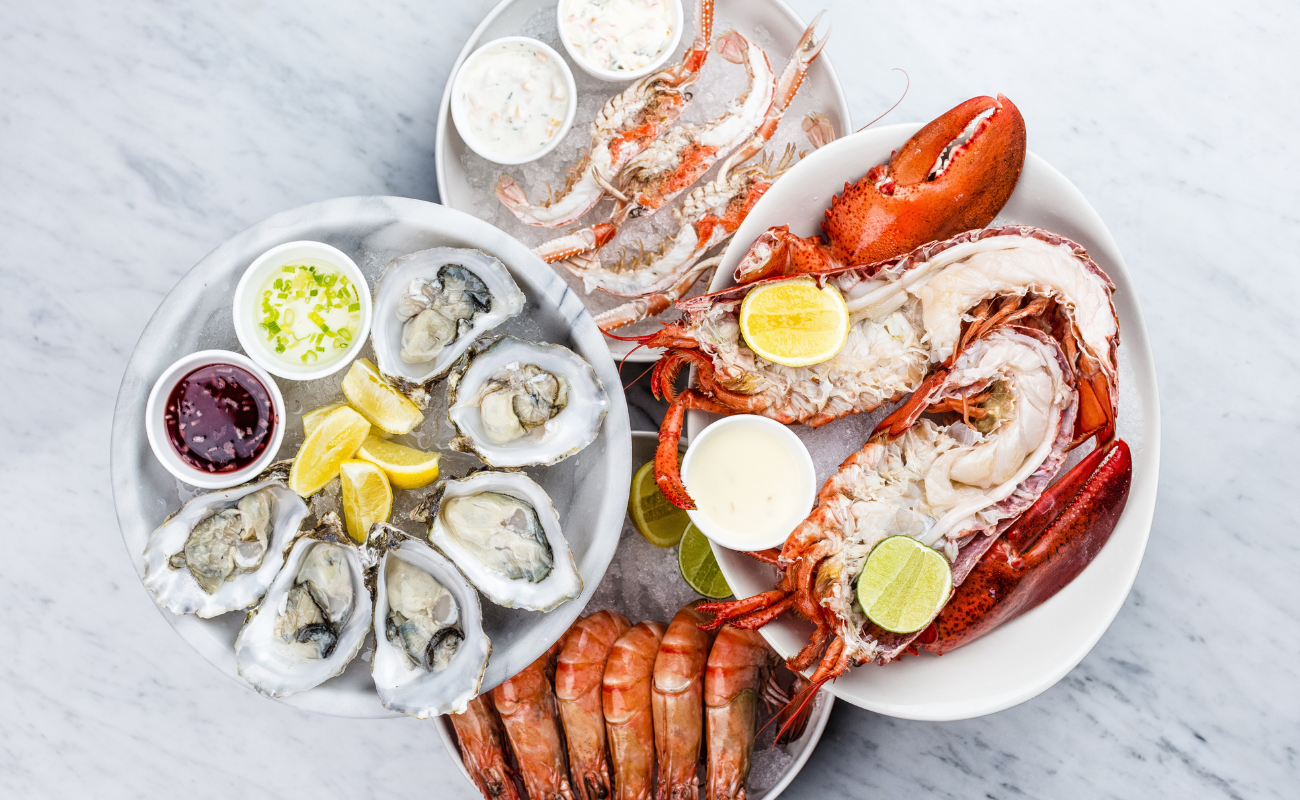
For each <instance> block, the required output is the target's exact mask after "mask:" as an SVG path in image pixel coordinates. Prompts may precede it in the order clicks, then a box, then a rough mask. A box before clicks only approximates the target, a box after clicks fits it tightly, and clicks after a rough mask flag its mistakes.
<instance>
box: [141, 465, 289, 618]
mask: <svg viewBox="0 0 1300 800" xmlns="http://www.w3.org/2000/svg"><path fill="white" fill-rule="evenodd" d="M287 476H288V467H287V466H285V465H276V466H274V467H272V468H271V469H270V470H267V471H266V472H264V473H263V474H262V475H260V476H259V477H258V479H257V480H255V481H254V482H253V483H248V484H245V485H243V486H237V487H235V488H233V489H226V490H223V491H220V492H212V493H210V494H205V495H200V496H199V497H196V498H194V499H193V500H191V501H189V502H188V503H186V504H185V505H184V506H183V507H182V508H181V510H180V511H178V512H177V513H175V514H174V515H172V516H171V517H170V518H168V519H167V521H166V522H164V523H163V524H162V525H161V526H159V527H158V529H157V530H155V531H154V532H153V534H151V535H150V537H149V543H148V544H146V545H145V549H144V586H145V588H146V589H148V590H149V594H151V595H153V598H154V600H156V601H157V602H158V605H160V606H162V607H163V608H166V609H167V610H168V611H171V612H172V613H174V614H197V615H198V616H200V617H203V618H205V619H206V618H209V617H215V616H217V615H218V614H224V613H226V612H227V611H235V610H238V609H242V608H248V607H249V606H251V605H253V604H254V603H256V602H257V601H258V600H259V599H260V598H261V597H262V595H263V594H265V592H266V589H267V587H268V586H270V585H271V581H273V580H274V579H275V575H276V573H277V572H279V570H280V566H281V564H283V563H284V553H285V551H286V550H287V549H288V547H289V545H290V543H291V542H292V541H293V539H294V537H295V536H297V534H298V530H299V527H300V526H301V525H302V521H303V520H304V519H306V517H307V504H306V503H305V502H304V501H303V499H302V498H301V497H299V496H298V495H297V494H295V493H294V492H292V491H290V490H289V489H288V487H286V486H285V484H284V480H285V478H286V477H287Z"/></svg>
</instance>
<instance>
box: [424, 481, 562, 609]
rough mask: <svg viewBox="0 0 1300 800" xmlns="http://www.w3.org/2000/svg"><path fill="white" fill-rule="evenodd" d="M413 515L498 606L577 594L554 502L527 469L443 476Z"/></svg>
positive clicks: (550, 605) (542, 604) (534, 605)
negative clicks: (449, 478) (521, 471)
mask: <svg viewBox="0 0 1300 800" xmlns="http://www.w3.org/2000/svg"><path fill="white" fill-rule="evenodd" d="M411 516H412V518H414V519H418V520H421V521H423V522H426V523H428V525H429V541H430V542H431V543H432V544H433V546H434V547H436V548H438V550H439V551H440V552H442V553H443V554H444V555H446V556H447V557H448V558H450V559H451V560H452V562H454V563H455V564H456V566H457V567H458V568H459V569H460V571H461V572H462V573H464V575H465V577H466V578H467V579H468V580H469V582H470V583H471V584H473V585H474V586H475V587H476V588H478V590H479V591H480V592H482V593H483V594H484V596H486V597H487V598H488V599H489V600H491V601H492V602H493V603H496V604H497V605H499V606H505V607H507V608H527V609H531V610H534V611H551V610H552V609H554V608H555V607H557V606H559V605H560V604H561V603H563V602H564V601H566V600H572V599H573V598H575V597H577V596H578V595H580V594H582V578H581V577H580V576H579V575H578V570H577V567H576V566H575V565H574V561H573V556H572V554H571V553H570V552H569V544H568V542H567V541H565V538H564V534H563V533H562V532H561V530H560V518H559V516H558V515H557V514H556V513H555V506H554V505H553V504H552V503H551V498H550V497H548V496H547V494H546V492H545V491H544V490H543V489H542V487H540V486H538V485H537V484H536V483H534V482H533V481H532V480H531V479H529V477H528V476H527V475H524V474H522V473H518V472H493V471H490V470H483V471H480V472H476V473H474V474H472V475H468V476H466V477H464V478H461V479H459V480H447V481H443V482H441V483H439V484H438V487H437V488H436V489H435V490H434V493H433V494H432V495H430V497H429V498H428V499H427V500H425V502H424V503H422V504H421V505H419V506H417V507H416V509H415V510H414V511H412V512H411Z"/></svg>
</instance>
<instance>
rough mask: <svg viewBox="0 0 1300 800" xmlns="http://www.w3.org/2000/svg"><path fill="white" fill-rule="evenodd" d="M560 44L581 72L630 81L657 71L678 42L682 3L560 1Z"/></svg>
mask: <svg viewBox="0 0 1300 800" xmlns="http://www.w3.org/2000/svg"><path fill="white" fill-rule="evenodd" d="M556 15H557V18H556V22H557V23H558V25H559V28H560V41H561V42H562V43H563V44H564V49H565V51H566V52H568V54H569V57H570V58H572V59H573V61H574V63H576V64H577V65H578V66H579V67H580V68H581V69H582V71H583V72H585V73H587V74H588V75H591V76H592V77H593V78H599V79H601V80H603V81H630V80H636V79H637V78H643V77H645V76H646V75H649V74H650V73H652V72H654V71H655V70H658V69H659V68H660V67H662V66H663V65H664V62H666V61H667V60H668V57H669V56H671V55H672V54H673V51H674V50H676V49H677V45H678V44H679V43H680V42H681V40H682V28H683V27H684V26H683V24H682V23H683V18H684V14H683V12H682V0H559V4H558V5H557V6H556Z"/></svg>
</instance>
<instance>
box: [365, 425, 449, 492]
mask: <svg viewBox="0 0 1300 800" xmlns="http://www.w3.org/2000/svg"><path fill="white" fill-rule="evenodd" d="M357 458H359V459H361V460H363V461H369V462H370V463H371V464H374V465H375V466H377V467H379V468H380V469H382V470H383V471H384V474H385V475H387V476H388V482H389V483H391V484H393V485H394V486H396V487H397V488H398V489H419V488H421V487H423V486H428V485H429V484H431V483H433V482H434V481H435V480H437V478H438V454H437V453H426V452H424V451H423V450H416V449H415V448H414V447H407V446H405V445H400V444H397V443H395V442H387V441H384V440H383V439H380V438H379V437H377V436H373V435H372V436H367V437H366V440H365V441H364V442H362V443H361V449H359V450H357Z"/></svg>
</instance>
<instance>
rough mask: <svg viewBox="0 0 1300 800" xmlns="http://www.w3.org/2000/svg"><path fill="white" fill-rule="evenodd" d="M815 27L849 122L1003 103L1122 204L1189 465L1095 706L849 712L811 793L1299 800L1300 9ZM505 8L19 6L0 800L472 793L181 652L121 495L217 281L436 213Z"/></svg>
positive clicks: (1178, 462) (1058, 10)
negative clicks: (452, 132) (152, 391)
mask: <svg viewBox="0 0 1300 800" xmlns="http://www.w3.org/2000/svg"><path fill="white" fill-rule="evenodd" d="M794 5H795V7H796V8H797V9H798V10H799V11H800V13H801V14H803V15H805V16H806V17H807V16H811V14H812V13H813V12H815V11H816V10H817V8H818V7H819V6H820V5H821V3H819V2H809V0H797V2H795V3H794ZM825 5H828V6H830V7H831V13H832V16H833V19H834V25H835V32H834V35H833V38H832V40H831V43H830V45H829V47H828V49H827V53H828V54H829V56H830V57H831V58H833V59H834V61H835V66H836V68H837V69H838V71H839V73H840V75H841V77H842V78H843V79H844V81H845V89H846V93H847V95H848V97H849V100H850V104H851V106H852V108H853V112H854V115H855V118H857V119H858V120H859V121H866V120H869V119H871V118H872V117H874V116H876V114H878V113H880V112H881V111H883V110H884V109H885V108H887V107H888V106H889V105H890V104H892V102H893V101H894V100H895V99H896V98H897V96H898V94H899V92H900V91H901V88H902V85H903V78H902V76H901V75H900V74H899V73H897V72H891V71H890V69H891V68H892V67H902V68H904V69H906V70H907V71H908V73H909V74H910V76H911V84H912V86H911V91H910V93H909V94H908V96H907V98H906V100H905V101H904V103H903V104H902V106H901V107H900V108H899V109H898V110H897V111H895V112H894V114H893V115H892V116H891V117H890V119H891V120H892V121H905V120H925V119H929V118H931V117H933V116H935V115H936V114H938V113H940V112H941V111H943V110H945V109H947V108H949V107H950V106H952V105H954V104H955V103H956V102H957V101H959V100H962V99H965V98H967V97H970V96H973V95H976V94H983V93H989V92H996V91H1002V92H1005V93H1006V94H1008V95H1009V96H1010V97H1012V98H1013V99H1014V100H1015V101H1016V103H1017V104H1018V105H1019V106H1020V108H1021V110H1022V112H1023V113H1024V114H1025V117H1026V119H1027V120H1028V125H1029V132H1030V133H1029V135H1030V147H1031V148H1032V149H1034V150H1035V151H1036V152H1038V153H1039V154H1040V155H1042V156H1044V157H1045V158H1047V160H1048V161H1049V162H1051V163H1052V164H1053V165H1055V166H1056V167H1058V168H1059V169H1061V170H1062V171H1063V172H1064V173H1065V174H1066V175H1068V176H1069V177H1071V178H1072V179H1073V180H1074V181H1075V182H1076V183H1077V184H1078V185H1079V186H1080V188H1081V189H1082V190H1083V192H1084V193H1085V194H1086V195H1087V196H1088V197H1089V198H1090V199H1091V201H1092V202H1093V204H1094V205H1095V206H1096V207H1097V209H1098V211H1099V212H1100V213H1101V215H1102V217H1103V218H1104V219H1105V220H1106V221H1107V223H1108V224H1109V225H1110V228H1111V230H1112V232H1113V233H1114V234H1115V237H1116V239H1117V240H1118V241H1119V244H1120V246H1121V247H1122V248H1123V250H1124V252H1125V255H1126V257H1127V260H1128V263H1129V265H1130V267H1131V268H1132V270H1133V273H1134V277H1135V279H1136V281H1137V283H1138V286H1139V291H1140V292H1141V296H1142V300H1143V304H1144V307H1145V309H1146V313H1147V319H1148V324H1149V325H1150V326H1151V334H1152V338H1153V341H1154V347H1155V352H1156V359H1157V363H1158V365H1159V377H1160V381H1161V387H1162V393H1163V407H1162V411H1163V415H1164V431H1165V437H1164V443H1163V444H1164V460H1163V464H1162V472H1161V494H1160V500H1159V504H1158V507H1157V512H1156V519H1155V527H1154V529H1153V531H1152V536H1151V542H1150V546H1149V549H1148V553H1147V558H1146V562H1145V564H1144V566H1143V569H1142V572H1141V574H1140V575H1139V576H1138V579H1137V584H1136V586H1135V587H1134V590H1133V593H1132V595H1131V596H1130V598H1129V601H1128V603H1127V604H1126V606H1125V608H1124V610H1123V611H1122V612H1121V613H1120V616H1119V618H1118V619H1117V620H1116V621H1115V623H1114V625H1113V626H1112V627H1111V629H1110V631H1109V632H1108V633H1107V634H1106V636H1105V637H1103V638H1102V640H1101V642H1100V643H1099V644H1098V645H1097V647H1096V649H1095V650H1094V651H1093V652H1092V653H1091V655H1089V656H1088V658H1086V659H1085V660H1084V661H1083V663H1082V664H1081V665H1080V666H1079V667H1078V668H1077V669H1075V670H1074V672H1072V673H1071V674H1070V675H1069V676H1068V677H1067V678H1066V679H1065V680H1063V681H1062V682H1061V683H1060V684H1058V685H1057V686H1056V687H1055V688H1053V689H1051V690H1049V691H1048V692H1046V693H1044V694H1043V695H1041V696H1040V697H1038V698H1036V699H1034V700H1033V701H1030V702H1029V703H1026V704H1025V705H1022V706H1019V707H1017V708H1014V709H1011V710H1008V711H1005V712H1002V713H999V714H996V715H993V716H991V717H986V718H983V719H978V720H970V721H966V722H959V723H942V724H940V723H917V722H903V721H898V720H893V719H889V718H884V717H879V716H875V715H872V714H869V713H867V712H863V711H859V710H856V709H853V708H850V707H848V706H847V705H844V704H838V705H837V707H836V710H835V714H834V717H833V719H832V721H831V724H830V727H829V728H828V729H827V734H826V738H825V739H824V740H823V742H822V745H821V747H820V748H819V750H818V751H817V753H816V754H815V755H814V756H813V759H812V761H811V762H810V763H809V765H808V767H807V769H805V771H804V773H803V774H802V775H801V776H800V777H799V779H798V780H797V781H796V782H795V783H794V785H793V786H792V787H791V789H790V791H789V795H788V796H791V797H825V796H858V797H877V796H879V797H885V796H892V795H898V794H900V793H906V795H907V796H930V797H994V798H1008V797H1015V796H1022V795H1023V796H1031V797H1052V798H1057V797H1112V796H1113V797H1148V796H1155V795H1158V794H1159V795H1165V796H1179V797H1190V796H1195V797H1220V796H1226V797H1251V798H1254V797H1288V796H1294V795H1295V786H1296V785H1297V780H1298V779H1300V767H1298V766H1297V761H1298V760H1300V753H1297V748H1298V747H1300V744H1297V743H1298V742H1300V688H1298V686H1300V684H1298V672H1300V667H1297V664H1300V645H1298V644H1297V641H1300V601H1298V600H1297V594H1296V592H1295V591H1294V588H1293V587H1294V584H1295V572H1296V569H1297V566H1300V547H1298V546H1297V539H1296V536H1297V534H1296V522H1295V520H1296V518H1297V516H1298V515H1300V503H1298V502H1297V500H1296V488H1297V476H1298V475H1300V459H1298V458H1297V456H1296V453H1297V451H1300V427H1298V426H1297V424H1296V421H1295V420H1296V419H1297V417H1298V416H1300V408H1298V404H1297V400H1296V397H1297V395H1298V394H1300V376H1298V375H1297V355H1296V354H1297V353H1298V352H1300V335H1297V332H1298V331H1300V325H1297V320H1296V313H1295V311H1294V308H1295V298H1296V297H1297V296H1300V272H1297V269H1296V267H1297V265H1296V258H1295V256H1294V243H1295V241H1296V240H1297V239H1300V216H1298V215H1297V213H1296V207H1295V197H1296V192H1295V189H1294V187H1295V186H1296V185H1297V184H1298V183H1300V169H1298V168H1297V160H1296V158H1295V156H1294V155H1293V145H1292V139H1293V138H1294V130H1295V128H1296V126H1297V124H1300V113H1297V111H1296V106H1295V103H1294V98H1293V96H1294V82H1295V78H1294V76H1295V74H1296V71H1297V66H1300V59H1298V58H1297V57H1296V55H1295V52H1296V51H1295V47H1294V43H1293V42H1292V41H1290V39H1291V32H1292V31H1294V30H1295V29H1296V28H1297V27H1298V26H1300V7H1296V6H1295V5H1294V4H1291V5H1283V4H1265V3H1260V2H1241V3H1231V4H1229V3H1212V2H1195V3H1192V2H1187V3H1175V2H1172V0H1170V1H1169V2H1164V3H1154V2H1134V3H1125V4H1108V5H1105V6H1103V5H1101V4H1093V3H1075V4H1069V5H1065V4H1049V3H1014V2H1006V3H981V4H970V3H955V2H954V3H946V2H945V3H938V2H932V3H894V4H885V3H880V2H873V3H861V2H857V0H826V1H825ZM489 6H490V4H489V3H487V2H483V0H462V2H457V3H448V2H441V1H439V2H430V1H428V0H426V2H419V3H416V2H406V3H396V2H394V3H383V4H363V3H342V2H332V3H322V2H312V3H308V2H280V3H270V4H263V3H259V2H256V0H245V2H230V3H228V2H221V1H220V0H218V2H213V3H207V4H192V3H177V2H145V1H144V0H121V1H120V2H116V3H112V4H100V3H88V2H70V1H69V2H61V3H39V2H33V1H32V0H25V1H24V0H0V187H3V191H2V192H0V231H2V232H3V236H0V337H2V338H0V341H2V343H3V352H4V357H3V362H0V363H3V365H4V373H5V375H4V377H5V391H4V401H3V404H2V405H0V415H2V416H0V477H2V478H3V497H4V499H5V502H6V504H7V505H8V506H9V507H10V509H11V510H10V513H8V514H6V515H5V521H6V523H7V524H6V525H5V532H4V535H3V542H4V544H5V550H6V552H5V555H4V557H3V558H0V599H3V602H4V607H5V609H6V610H5V613H4V614H2V615H0V633H2V634H3V637H2V638H0V642H3V652H4V654H5V657H4V658H3V660H0V687H2V688H0V720H3V722H2V723H0V796H4V797H24V798H25V797H86V796H93V797H158V796H165V795H171V794H184V795H185V796H187V797H194V798H209V797H211V798H225V797H233V796H240V797H247V798H261V797H268V798H269V797H303V796H315V797H335V796H338V797H343V796H347V797H379V796H384V797H417V796H437V797H466V798H468V797H472V796H473V795H472V792H471V790H470V789H469V787H468V786H465V785H461V784H460V782H459V778H458V777H457V776H456V775H455V774H454V773H453V772H452V771H451V764H450V762H449V760H448V759H447V757H446V756H445V755H444V754H443V752H442V750H441V747H440V745H439V743H438V740H437V737H436V735H435V734H434V732H433V731H432V730H430V728H429V725H428V723H421V722H418V721H415V720H392V721H374V722H358V721H353V720H345V719H334V718H329V717H321V716H316V715H312V714H309V713H306V712H302V711H298V710H295V709H293V708H289V707H287V706H283V705H280V704H276V703H273V702H271V701H268V700H265V699H263V698H261V697H259V696H257V695H255V694H253V693H252V692H250V691H248V690H247V689H245V688H244V687H242V686H241V685H239V684H237V683H235V682H233V681H231V680H228V679H226V678H223V677H221V676H220V675H219V674H218V673H216V671H214V670H213V669H212V668H210V667H209V666H208V665H207V664H206V663H205V662H203V661H202V659H200V658H199V656H198V655H196V654H195V653H194V652H192V651H191V650H190V649H189V648H188V647H187V646H185V645H184V644H183V643H182V642H181V640H180V639H179V638H178V637H177V636H176V635H175V634H174V633H173V632H172V630H171V629H170V627H169V626H168V625H166V624H165V622H164V621H163V620H162V619H161V618H160V617H159V616H158V612H157V611H156V610H155V609H154V607H153V604H152V602H151V601H150V600H149V598H148V596H147V595H146V594H145V592H144V590H143V589H142V588H141V586H140V584H139V582H138V580H137V579H136V577H135V574H134V572H133V571H132V569H131V565H130V561H129V559H128V558H127V556H126V553H125V552H124V550H123V548H122V545H121V539H120V537H119V534H118V531H117V526H116V523H115V520H114V515H113V506H112V498H111V495H110V491H109V476H108V467H107V464H108V435H109V420H110V417H111V414H112V407H113V400H114V397H115V395H116V392H117V388H118V384H119V381H120V379H121V375H122V371H123V368H124V366H125V363H126V359H127V357H128V355H129V354H130V352H131V350H132V348H133V347H134V345H135V342H136V338H137V337H138V335H139V333H140V331H141V330H142V329H143V328H144V325H145V323H146V321H147V320H148V318H149V316H150V314H151V313H152V312H153V309H154V308H155V307H156V306H157V304H158V302H159V301H160V300H161V299H162V297H163V295H164V294H165V293H166V292H167V290H168V289H169V288H170V287H171V286H172V285H173V284H174V283H175V282H176V281H177V280H178V278H179V277H180V276H181V275H182V274H183V273H184V272H185V271H186V270H187V269H189V267H190V266H191V265H193V264H194V263H195V262H197V261H198V260H199V259H200V258H201V257H202V256H203V255H204V254H205V253H206V252H208V251H209V250H211V249H212V248H213V247H215V246H216V245H217V244H218V243H220V242H221V241H223V240H224V239H226V238H227V237H229V236H231V235H232V234H234V233H236V232H238V231H239V230H242V229H243V228H245V227H247V226H248V225H251V224H253V223H254V222H257V221H258V220H260V219H262V218H264V217H267V216H269V215H270V214H273V213H275V212H276V211H279V210H282V209H286V208H291V207H294V206H298V205H302V204H304V203H308V202H312V201H316V200H321V199H326V198H329V197H335V196H342V195H358V194H395V195H405V196H410V197H417V198H424V199H434V195H435V192H434V164H433V155H432V153H433V125H434V118H435V113H436V108H437V103H438V99H439V98H438V93H439V92H440V90H441V87H442V85H443V83H444V81H445V79H446V70H447V68H448V66H449V65H450V64H451V62H452V60H453V58H454V56H455V53H456V52H457V50H458V49H459V47H460V43H461V41H462V40H463V39H464V38H465V37H466V36H467V35H468V33H469V32H470V30H471V29H472V28H473V26H474V25H475V23H476V22H477V20H478V19H480V18H481V17H482V15H483V14H485V13H486V11H487V10H488V8H489ZM650 412H651V413H653V409H650ZM640 413H641V412H639V411H638V410H635V409H634V412H633V420H634V422H635V421H636V420H637V419H638V415H639V414H640ZM14 509H16V513H14Z"/></svg>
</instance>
